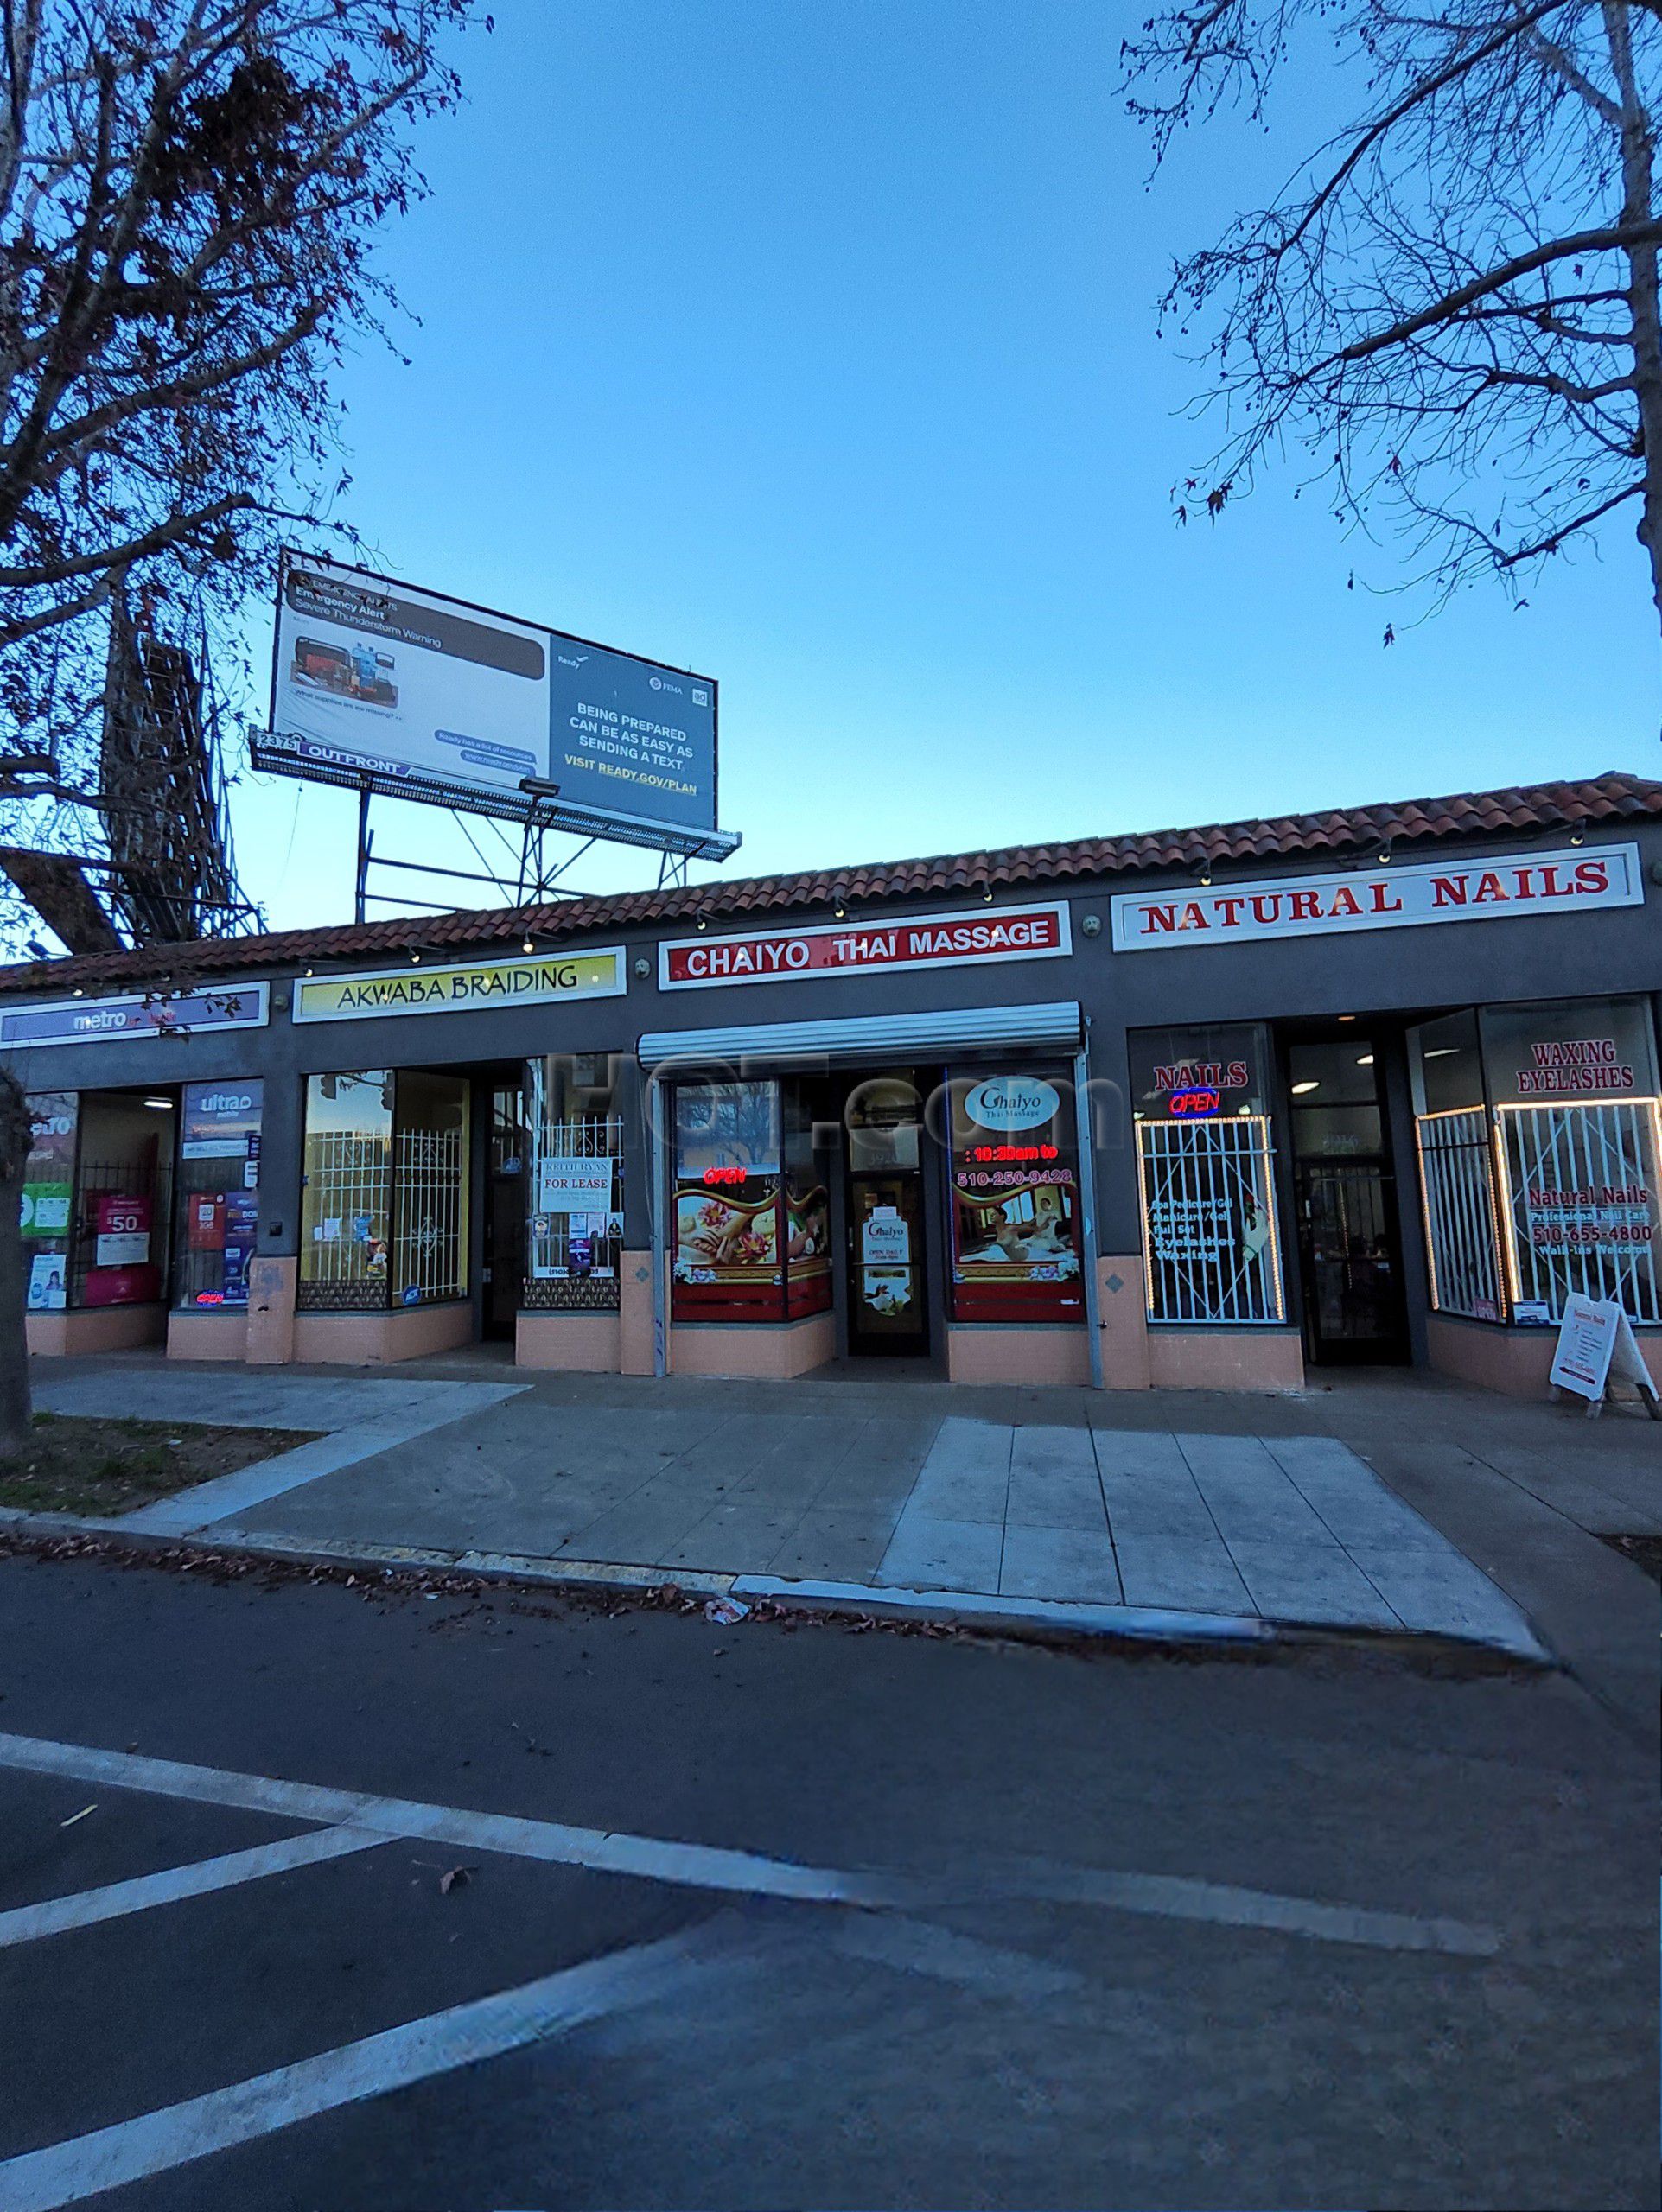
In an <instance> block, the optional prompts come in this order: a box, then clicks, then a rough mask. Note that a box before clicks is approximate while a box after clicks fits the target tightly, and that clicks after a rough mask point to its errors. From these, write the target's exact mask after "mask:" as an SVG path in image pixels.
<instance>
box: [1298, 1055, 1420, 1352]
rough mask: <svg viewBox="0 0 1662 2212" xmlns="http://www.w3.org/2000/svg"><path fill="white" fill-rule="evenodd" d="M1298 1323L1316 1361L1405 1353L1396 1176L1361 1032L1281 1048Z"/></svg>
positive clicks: (1405, 1317) (1373, 1071)
mask: <svg viewBox="0 0 1662 2212" xmlns="http://www.w3.org/2000/svg"><path fill="white" fill-rule="evenodd" d="M1287 1060H1288V1089H1289V1106H1290V1109H1291V1111H1290V1114H1289V1120H1290V1122H1291V1125H1292V1139H1293V1161H1294V1177H1295V1183H1294V1189H1295V1193H1296V1203H1297V1210H1298V1241H1299V1258H1300V1261H1301V1262H1302V1274H1303V1284H1304V1331H1305V1338H1306V1341H1307V1345H1308V1349H1309V1356H1310V1358H1311V1360H1312V1361H1313V1362H1314V1363H1318V1364H1323V1363H1326V1364H1334V1363H1340V1362H1358V1363H1360V1362H1364V1361H1378V1362H1387V1361H1392V1360H1404V1359H1406V1358H1407V1357H1408V1315H1407V1308H1406V1306H1405V1303H1404V1297H1403V1280H1402V1255H1401V1252H1400V1249H1399V1247H1398V1236H1397V1197H1396V1176H1395V1173H1394V1171H1393V1167H1392V1163H1391V1153H1390V1147H1389V1142H1388V1140H1387V1138H1386V1135H1385V1116H1384V1114H1383V1111H1382V1109H1381V1106H1380V1100H1379V1085H1378V1082H1377V1080H1376V1074H1377V1071H1376V1068H1375V1054H1374V1049H1373V1046H1372V1042H1371V1040H1370V1039H1368V1038H1366V1037H1365V1036H1354V1035H1353V1036H1347V1037H1345V1038H1343V1039H1334V1040H1333V1041H1331V1042H1324V1043H1319V1044H1298V1045H1294V1046H1290V1047H1289V1051H1288V1056H1287Z"/></svg>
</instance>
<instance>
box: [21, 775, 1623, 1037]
mask: <svg viewBox="0 0 1662 2212" xmlns="http://www.w3.org/2000/svg"><path fill="white" fill-rule="evenodd" d="M1646 817H1648V818H1650V819H1652V820H1655V819H1662V783H1659V782H1653V781H1652V780H1650V779H1647V778H1645V777H1642V776H1633V775H1628V774H1626V773H1624V772H1621V771H1619V770H1614V769H1613V770H1611V771H1610V772H1608V774H1605V775H1602V776H1595V777H1593V778H1591V779H1589V780H1588V781H1586V782H1583V783H1557V784H1532V785H1525V786H1524V787H1523V788H1521V789H1519V790H1516V791H1468V792H1464V793H1461V794H1460V795H1458V796H1456V797H1454V798H1420V799H1407V800H1404V801H1403V802H1402V803H1400V804H1395V805H1382V806H1353V807H1342V808H1335V809H1334V810H1333V811H1332V812H1330V813H1327V814H1286V815H1282V816H1279V817H1277V818H1276V819H1275V820H1273V821H1269V822H1226V823H1214V824H1213V825H1212V826H1210V827H1208V828H1202V829H1156V830H1149V831H1144V832H1142V833H1140V834H1137V835H1135V836H1124V837H1084V838H1079V839H1076V840H1074V841H1073V842H1068V843H1062V844H1052V845H1011V846H1005V847H1003V849H999V850H997V851H991V852H980V853H957V854H952V855H947V856H943V857H937V858H935V859H932V860H912V861H869V862H866V863H863V864H862V865H860V866H858V867H849V868H820V869H817V870H814V871H812V872H811V873H806V874H796V875H755V876H748V877H744V878H742V879H740V880H737V881H732V882H716V883H701V884H694V885H692V886H691V887H687V888H685V889H676V890H668V891H630V892H622V893H617V894H616V895H604V894H602V895H598V896H595V897H585V898H578V899H558V900H555V901H552V902H551V903H550V904H548V905H545V906H513V907H502V906H498V907H487V908H482V909H480V908H475V909H471V910H468V911H464V912H456V913H451V914H430V915H419V916H415V917H405V918H400V919H398V920H395V921H385V922H365V923H350V922H347V923H339V924H334V925H329V926H327V927H324V928H321V929H309V930H283V931H276V932H274V933H272V934H271V935H270V936H266V937H239V938H217V939H215V940H213V942H211V943H207V944H188V945H180V946H178V947H176V948H175V947H170V946H165V945H151V946H148V947H145V948H143V949H142V950H136V951H127V952H95V953H88V954H86V955H83V956H82V957H80V958H76V959H67V960H36V961H30V962H24V963H19V964H18V965H17V966H16V967H10V968H0V993H3V992H16V991H40V992H50V991H54V990H58V989H71V988H74V987H75V986H77V985H80V987H81V988H92V987H93V986H98V987H99V988H111V989H118V988H122V987H124V986H125V987H127V988H136V987H138V986H141V985H143V984H146V983H150V982H164V981H167V980H169V978H175V979H177V980H178V981H181V982H182V981H184V980H185V979H186V978H187V977H195V976H216V975H226V974H230V973H232V972H234V971H236V970H239V969H283V968H286V967H289V966H292V965H294V964H296V963H304V962H306V961H309V960H331V961H333V960H357V959H373V958H374V957H378V956H379V957H386V956H388V955H391V954H394V953H398V952H404V951H408V950H411V949H412V948H413V947H415V946H417V945H419V946H423V947H430V948H432V949H434V950H439V949H443V948H455V950H458V951H465V950H467V949H468V948H470V947H474V946H490V945H496V944H506V943H508V942H509V941H511V940H513V938H521V937H525V936H532V937H536V938H544V939H546V938H561V937H576V936H579V935H583V936H589V935H594V934H596V933H601V932H610V931H617V930H621V929H627V928H629V927H632V926H639V925H643V924H648V923H661V924H663V925H665V926H667V927H669V928H672V929H674V928H677V927H681V928H685V927H686V926H687V925H690V924H691V922H693V921H694V920H696V919H697V918H698V917H699V916H701V915H702V916H703V917H704V918H706V919H707V920H710V921H723V922H729V923H735V922H743V921H744V920H746V919H748V918H752V917H759V916H761V915H765V914H780V915H782V916H786V915H792V914H803V915H805V916H808V917H814V916H816V915H817V916H818V918H825V916H826V914H827V913H828V911H829V909H830V908H831V906H832V905H833V904H834V903H835V902H836V901H837V900H839V899H840V900H842V901H844V903H846V904H848V905H850V906H870V905H873V904H875V903H876V902H878V901H881V900H886V899H907V900H917V899H939V898H943V897H944V898H952V897H956V896H961V895H963V894H965V893H974V894H975V895H976V896H977V897H979V896H981V894H982V893H984V892H985V891H987V890H989V889H991V890H993V891H1005V892H1012V891H1013V892H1016V893H1022V892H1025V891H1037V890H1039V889H1041V888H1043V887H1048V886H1051V885H1055V884H1065V883H1071V882H1079V881H1087V882H1088V881H1090V880H1092V879H1102V878H1107V877H1113V876H1121V875H1130V874H1137V873H1140V872H1142V871H1144V870H1149V871H1152V870H1156V869H1162V868H1198V867H1200V865H1201V864H1202V863H1203V862H1210V863H1211V864H1212V865H1213V866H1214V867H1216V866H1219V865H1220V864H1223V863H1226V862H1231V861H1239V862H1251V863H1257V864H1259V865H1258V866H1255V867H1254V868H1253V869H1252V873H1254V874H1258V873H1259V872H1261V864H1262V863H1264V862H1266V861H1278V860H1289V859H1296V858H1297V859H1303V858H1315V857H1320V856H1321V855H1324V854H1333V855H1352V854H1354V853H1356V852H1357V851H1358V850H1359V849H1365V848H1367V847H1370V846H1374V847H1380V848H1383V847H1384V846H1385V845H1387V844H1389V845H1390V846H1391V848H1392V849H1393V850H1394V851H1396V852H1398V853H1399V854H1400V853H1402V852H1404V850H1406V849H1409V848H1411V847H1414V846H1418V845H1423V844H1429V843H1430V842H1434V841H1442V840H1447V839H1449V838H1455V837H1460V838H1474V839H1493V838H1500V839H1506V838H1510V837H1516V836H1529V835H1531V834H1532V833H1537V832H1540V831H1543V830H1556V829H1567V828H1570V827H1572V826H1574V825H1576V824H1581V823H1586V824H1587V825H1588V826H1589V827H1592V826H1605V825H1608V826H1610V827H1612V828H1614V827H1615V826H1617V825H1619V824H1620V823H1624V822H1634V821H1639V820H1641V819H1644V818H1646Z"/></svg>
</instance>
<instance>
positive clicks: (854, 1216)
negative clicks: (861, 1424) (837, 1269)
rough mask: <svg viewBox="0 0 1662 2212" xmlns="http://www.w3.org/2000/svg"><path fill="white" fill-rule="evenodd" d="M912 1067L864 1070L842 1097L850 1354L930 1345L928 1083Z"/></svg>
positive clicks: (921, 1350)
mask: <svg viewBox="0 0 1662 2212" xmlns="http://www.w3.org/2000/svg"><path fill="white" fill-rule="evenodd" d="M918 1076H919V1071H917V1070H916V1069H914V1068H905V1069H895V1070H894V1071H890V1072H888V1073H885V1074H882V1075H874V1076H869V1077H862V1078H860V1079H859V1080H857V1081H856V1082H855V1083H853V1084H850V1086H849V1087H848V1090H847V1092H846V1096H844V1099H843V1101H842V1108H843V1110H842V1114H841V1116H840V1119H841V1122H842V1128H843V1138H844V1154H843V1156H844V1185H843V1192H842V1205H841V1207H840V1209H839V1211H841V1214H842V1217H843V1218H842V1222H841V1224H840V1231H841V1236H840V1241H841V1244H842V1248H843V1250H844V1255H845V1261H844V1266H845V1277H844V1280H845V1285H846V1289H845V1295H844V1315H845V1322H846V1340H847V1347H848V1351H849V1353H850V1357H855V1358H862V1357H870V1356H872V1355H874V1354H875V1355H877V1356H879V1357H888V1358H913V1359H916V1358H920V1357H923V1356H924V1355H925V1354H927V1352H928V1351H929V1348H930V1334H931V1331H930V1301H931V1285H932V1279H933V1274H934V1270H933V1268H931V1267H930V1265H929V1263H928V1253H927V1245H928V1235H927V1229H928V1224H927V1223H926V1219H925V1206H924V1179H923V1161H924V1147H925V1146H926V1144H927V1136H926V1133H925V1127H924V1100H925V1096H926V1092H925V1090H923V1089H921V1088H920V1084H919V1080H918ZM931 1080H933V1078H931Z"/></svg>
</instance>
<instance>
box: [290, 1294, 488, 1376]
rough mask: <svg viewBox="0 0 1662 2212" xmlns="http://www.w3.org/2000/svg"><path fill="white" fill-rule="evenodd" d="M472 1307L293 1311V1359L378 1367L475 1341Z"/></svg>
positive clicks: (449, 1349)
mask: <svg viewBox="0 0 1662 2212" xmlns="http://www.w3.org/2000/svg"><path fill="white" fill-rule="evenodd" d="M473 1335H474V1310H473V1307H472V1306H470V1305H467V1304H462V1305H457V1306H409V1307H400V1308H399V1309H398V1311H397V1312H396V1313H296V1316H295V1352H294V1356H295V1357H296V1359H297V1360H300V1361H302V1362H311V1361H315V1362H316V1363H317V1364H318V1365H320V1366H329V1367H381V1366H385V1365H386V1364H387V1363H390V1362H392V1361H393V1360H398V1359H421V1358H423V1357H426V1355H427V1354H428V1353H430V1352H436V1351H454V1350H455V1346H456V1345H457V1344H471V1343H472V1342H473Z"/></svg>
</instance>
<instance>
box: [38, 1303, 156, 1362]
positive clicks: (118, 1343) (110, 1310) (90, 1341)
mask: <svg viewBox="0 0 1662 2212" xmlns="http://www.w3.org/2000/svg"><path fill="white" fill-rule="evenodd" d="M27 1327H28V1334H29V1350H30V1351H32V1352H35V1353H38V1354H41V1355H42V1356H44V1357H48V1358H51V1357H60V1356H61V1357H67V1358H73V1357H74V1356H75V1355H76V1354H77V1353H80V1352H93V1351H135V1350H137V1347H138V1346H139V1345H140V1344H164V1343H165V1342H166V1341H167V1334H168V1309H167V1307H166V1306H93V1307H92V1308H90V1309H89V1310H88V1311H86V1313H31V1314H29V1317H28V1322H27Z"/></svg>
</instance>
